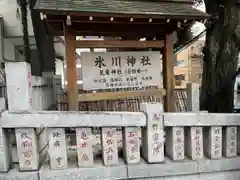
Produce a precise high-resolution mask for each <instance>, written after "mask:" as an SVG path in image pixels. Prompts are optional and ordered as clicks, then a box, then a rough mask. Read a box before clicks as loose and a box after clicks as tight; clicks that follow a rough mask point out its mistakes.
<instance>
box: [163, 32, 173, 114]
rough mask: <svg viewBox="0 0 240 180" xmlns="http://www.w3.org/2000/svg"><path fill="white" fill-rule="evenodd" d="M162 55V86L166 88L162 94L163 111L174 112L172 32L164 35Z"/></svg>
mask: <svg viewBox="0 0 240 180" xmlns="http://www.w3.org/2000/svg"><path fill="white" fill-rule="evenodd" d="M163 57H164V58H163V87H164V89H165V90H166V96H164V111H165V112H175V94H174V88H175V86H174V71H173V63H174V62H173V38H172V34H167V35H166V37H165V45H164V54H163Z"/></svg>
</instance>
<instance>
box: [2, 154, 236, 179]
mask: <svg viewBox="0 0 240 180" xmlns="http://www.w3.org/2000/svg"><path fill="white" fill-rule="evenodd" d="M239 169H240V157H235V158H222V159H215V160H210V159H203V160H197V161H191V160H188V159H186V160H184V161H179V162H172V161H171V160H169V159H167V158H166V160H165V162H164V163H162V164H147V163H146V162H145V161H144V160H143V159H142V160H141V164H136V165H125V163H124V162H123V160H122V159H120V165H119V166H109V167H106V166H104V165H103V164H102V162H101V161H96V162H95V164H94V166H93V167H91V168H78V167H77V163H74V164H69V168H68V169H64V170H51V169H50V167H49V165H43V166H42V167H41V168H40V170H39V172H19V171H18V168H17V167H15V169H11V170H10V171H9V172H8V173H0V179H4V180H76V179H78V180H118V179H121V180H123V179H142V180H144V179H159V180H160V179H163V180H165V179H169V180H172V179H174V178H177V179H181V178H179V177H182V178H183V179H184V180H185V179H186V178H187V177H196V178H199V179H201V180H205V179H204V178H207V177H208V175H209V177H217V174H219V173H220V174H221V176H222V174H224V173H226V172H227V171H236V170H239ZM225 176H226V175H225V174H224V177H225ZM235 176H237V177H239V178H240V171H238V172H236V173H235V175H234V177H235ZM200 177H201V178H200ZM231 177H232V176H231ZM190 179H191V178H190ZM220 179H221V178H220ZM191 180H192V179H191ZM224 180H225V179H224ZM228 180H231V178H230V179H228ZM234 180H235V179H234Z"/></svg>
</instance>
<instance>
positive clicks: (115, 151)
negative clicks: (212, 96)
mask: <svg viewBox="0 0 240 180" xmlns="http://www.w3.org/2000/svg"><path fill="white" fill-rule="evenodd" d="M239 118H240V115H238V114H212V113H207V112H196V113H193V112H188V113H163V107H162V104H160V103H142V104H141V112H59V111H24V112H23V111H21V112H20V111H19V112H8V111H3V112H2V114H1V119H0V126H1V130H0V133H1V134H0V143H1V145H0V147H1V154H0V162H1V163H0V170H1V171H2V172H8V173H7V174H5V175H9V176H10V175H11V172H13V167H14V166H13V163H16V162H13V161H11V160H10V159H12V158H11V156H13V155H11V154H12V153H9V152H11V149H13V146H14V145H13V142H14V139H15V141H16V150H17V164H18V165H16V166H15V169H14V172H15V173H16V171H19V172H20V171H24V172H29V173H30V172H31V173H33V172H32V171H35V172H37V176H39V177H40V179H52V178H55V179H62V178H66V179H68V178H70V179H134V178H154V177H167V176H176V175H190V174H195V175H199V174H201V173H210V172H219V171H227V170H237V169H240V158H239V157H238V156H237V154H238V153H240V148H239V147H240V146H239V144H240V142H239V134H240V133H239V132H240V131H238V127H239V126H240V121H239ZM68 127H71V128H75V132H76V133H75V134H73V135H72V137H74V138H70V140H71V141H72V142H69V137H70V136H69V135H66V131H65V128H68ZM95 127H99V128H101V133H100V142H99V143H100V144H98V143H97V142H96V141H97V140H96V135H95V134H94V133H92V128H95ZM119 128H120V129H121V131H120V134H118V133H119V132H118V131H117V129H119ZM139 129H141V133H140V132H139ZM11 132H14V135H13V134H11ZM121 132H122V133H121ZM164 132H165V141H164ZM8 137H11V138H10V139H9V138H8ZM14 137H15V138H14ZM121 139H122V143H118V142H121ZM74 141H75V142H74ZM15 159H16V158H15ZM15 161H16V160H15ZM26 175H27V174H26ZM28 175H29V174H28Z"/></svg>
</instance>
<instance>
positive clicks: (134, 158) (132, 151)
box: [123, 127, 140, 164]
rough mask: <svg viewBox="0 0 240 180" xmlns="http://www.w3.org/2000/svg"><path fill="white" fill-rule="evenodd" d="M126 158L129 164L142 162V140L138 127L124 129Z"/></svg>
mask: <svg viewBox="0 0 240 180" xmlns="http://www.w3.org/2000/svg"><path fill="white" fill-rule="evenodd" d="M123 142H124V143H123V144H124V147H123V148H124V158H125V161H126V163H127V164H136V163H140V142H139V129H138V127H126V128H124V129H123Z"/></svg>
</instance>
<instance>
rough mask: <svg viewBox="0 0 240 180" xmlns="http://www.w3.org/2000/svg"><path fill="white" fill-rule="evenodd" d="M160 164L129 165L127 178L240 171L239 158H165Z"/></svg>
mask: <svg viewBox="0 0 240 180" xmlns="http://www.w3.org/2000/svg"><path fill="white" fill-rule="evenodd" d="M165 159H166V160H165V162H164V163H162V164H148V163H146V162H145V160H143V159H142V160H141V164H138V165H129V166H128V167H127V168H128V178H155V177H167V176H179V175H192V174H202V173H215V172H220V171H231V170H238V169H240V157H239V156H238V157H234V158H224V157H222V158H221V159H207V158H205V159H202V160H197V161H192V160H187V159H186V160H184V161H179V162H176V161H175V162H173V161H171V160H169V159H167V158H165Z"/></svg>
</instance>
